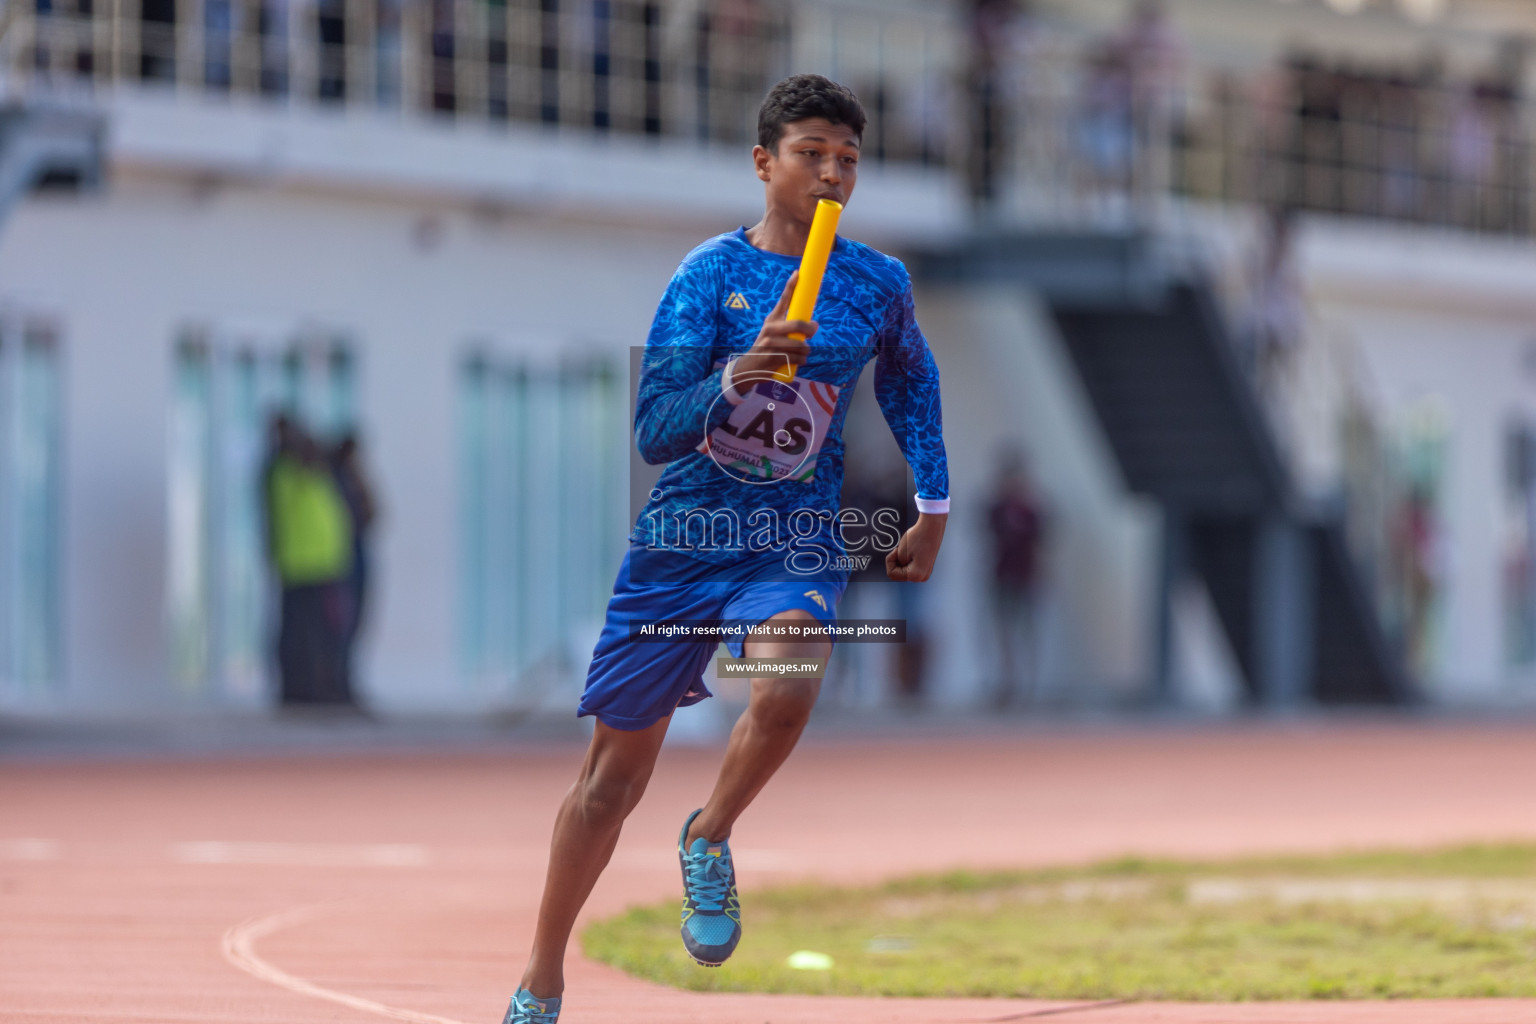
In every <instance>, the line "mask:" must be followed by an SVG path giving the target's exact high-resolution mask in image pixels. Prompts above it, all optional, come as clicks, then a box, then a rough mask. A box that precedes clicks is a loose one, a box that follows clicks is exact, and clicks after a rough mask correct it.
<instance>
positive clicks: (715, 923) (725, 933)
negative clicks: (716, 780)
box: [677, 808, 741, 967]
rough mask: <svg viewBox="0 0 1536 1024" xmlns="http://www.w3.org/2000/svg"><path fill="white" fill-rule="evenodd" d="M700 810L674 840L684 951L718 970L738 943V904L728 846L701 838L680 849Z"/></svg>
mask: <svg viewBox="0 0 1536 1024" xmlns="http://www.w3.org/2000/svg"><path fill="white" fill-rule="evenodd" d="M701 811H702V808H701V809H700V810H699V811H694V812H693V813H692V814H690V815H688V820H687V821H685V822H683V832H682V835H680V836H678V837H677V859H678V861H679V863H681V864H682V867H683V922H682V923H683V948H684V949H686V950H688V955H689V956H691V957H693V959H694V960H695V961H696V962H697V963H699V964H700V965H702V966H704V967H719V966H720V965H721V964H723V963H725V961H726V959H727V958H728V957H729V956H730V955H731V954H732V953H733V952H735V950H736V943H738V942H740V941H741V901H740V900H739V899H738V898H737V896H736V868H735V866H734V865H732V863H731V847H730V844H729V843H726V842H725V841H724V840H722V841H721V842H718V843H711V842H709V841H708V840H706V839H704V838H703V837H700V838H698V839H695V840H694V841H693V845H692V846H690V847H688V848H687V849H684V848H683V844H684V843H686V842H687V841H688V827H689V826H690V825H692V824H693V819H694V818H697V817H698V816H699V814H700V813H701Z"/></svg>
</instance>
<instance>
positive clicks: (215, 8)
mask: <svg viewBox="0 0 1536 1024" xmlns="http://www.w3.org/2000/svg"><path fill="white" fill-rule="evenodd" d="M239 10H240V9H239V7H238V6H237V5H236V4H235V2H234V0H203V82H204V83H205V84H206V85H207V86H208V87H209V88H210V89H219V90H227V89H228V88H229V87H230V86H232V85H233V84H234V53H235V37H236V35H237V34H238V33H239V32H240V20H239Z"/></svg>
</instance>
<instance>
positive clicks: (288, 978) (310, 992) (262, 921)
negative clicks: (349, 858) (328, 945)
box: [220, 901, 466, 1024]
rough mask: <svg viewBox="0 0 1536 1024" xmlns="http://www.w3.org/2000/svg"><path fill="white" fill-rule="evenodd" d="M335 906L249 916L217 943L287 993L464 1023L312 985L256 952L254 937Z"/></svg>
mask: <svg viewBox="0 0 1536 1024" xmlns="http://www.w3.org/2000/svg"><path fill="white" fill-rule="evenodd" d="M335 905H336V904H335V901H332V902H330V903H321V904H317V905H313V906H307V907H295V908H293V909H291V910H284V911H280V912H278V913H276V914H267V915H265V916H263V917H253V918H251V919H250V920H249V921H243V922H241V923H240V924H237V925H235V926H234V927H233V928H231V929H229V931H227V932H225V933H224V939H223V941H222V942H221V943H220V949H221V951H222V952H223V953H224V959H225V960H228V961H229V962H230V963H231V964H234V965H235V966H236V967H238V968H240V970H242V971H244V972H246V973H247V974H249V975H252V976H253V977H256V978H259V979H261V980H262V981H265V982H268V983H269V984H272V985H276V986H277V987H278V988H282V989H287V990H288V991H289V992H294V993H297V994H298V995H302V996H312V997H313V998H315V999H325V1000H328V1001H330V1002H333V1003H339V1004H341V1005H342V1006H349V1007H351V1008H352V1009H354V1010H361V1011H363V1012H364V1013H372V1014H377V1015H378V1016H380V1017H388V1018H389V1019H390V1020H403V1021H409V1022H411V1024H466V1022H465V1021H461V1020H454V1019H453V1018H452V1017H438V1016H434V1015H433V1014H430V1013H418V1012H417V1011H415V1010H402V1009H400V1008H399V1007H398V1006H386V1005H385V1004H383V1003H376V1002H374V1001H373V1000H372V999H364V998H362V997H361V996H354V995H351V994H349V993H346V992H337V991H336V990H335V989H329V988H325V987H323V986H321V985H316V984H315V983H314V982H311V981H305V980H304V979H303V978H298V977H295V976H293V975H292V974H289V973H288V972H287V971H284V970H282V969H280V968H277V967H274V966H272V965H271V964H269V963H268V962H267V961H265V960H263V959H262V958H261V957H259V956H257V955H256V940H257V939H261V938H265V937H266V936H268V935H271V934H272V933H273V932H279V931H282V930H283V929H285V928H291V927H293V926H294V925H297V924H301V923H303V922H305V921H309V920H311V919H313V918H315V917H318V916H319V915H320V914H321V913H323V912H324V911H326V910H328V909H331V908H332V907H334V906H335Z"/></svg>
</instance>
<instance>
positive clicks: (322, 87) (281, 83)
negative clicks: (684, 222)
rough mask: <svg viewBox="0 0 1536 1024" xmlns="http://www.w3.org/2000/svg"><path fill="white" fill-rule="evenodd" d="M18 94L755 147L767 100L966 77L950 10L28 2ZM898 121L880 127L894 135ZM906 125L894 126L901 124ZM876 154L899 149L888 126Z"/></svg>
mask: <svg viewBox="0 0 1536 1024" xmlns="http://www.w3.org/2000/svg"><path fill="white" fill-rule="evenodd" d="M15 2H16V4H18V5H19V6H18V7H17V8H16V9H15V10H13V12H12V17H11V25H10V29H9V31H8V32H7V33H6V37H5V40H4V43H3V51H0V62H3V74H4V76H5V78H6V79H7V80H8V85H9V87H10V89H11V91H13V92H14V91H16V90H18V89H26V88H31V87H35V86H37V85H38V84H43V85H46V86H49V87H52V88H65V89H71V88H72V89H88V90H93V91H96V90H102V89H107V88H111V87H112V86H114V85H115V84H117V83H122V82H133V83H136V84H139V85H142V86H148V87H156V86H159V87H163V88H167V89H175V90H177V91H182V92H196V93H201V94H204V95H206V96H210V97H218V96H246V97H255V98H260V99H264V100H266V101H269V102H273V103H289V104H293V103H298V104H315V105H322V106H324V105H332V106H344V107H349V108H372V109H376V110H383V111H396V112H401V113H407V114H431V115H437V116H442V117H453V118H462V119H469V120H477V121H481V122H489V123H496V122H523V123H528V124H541V125H547V126H562V127H568V128H583V129H588V130H593V131H614V132H622V133H628V134H635V135H649V136H666V137H672V138H694V139H700V140H714V141H720V142H728V143H741V142H744V141H749V140H750V138H751V136H752V134H753V133H754V131H755V118H756V111H757V106H758V104H759V103H760V102H761V100H762V96H763V94H764V92H766V90H767V88H768V87H769V86H770V85H771V84H772V83H773V82H774V81H776V80H778V79H779V78H780V77H783V76H784V75H785V74H788V73H789V72H790V70H791V69H794V68H806V67H816V68H818V69H820V70H824V71H827V72H828V73H832V74H835V75H841V76H843V77H844V78H845V79H846V80H847V81H849V82H850V83H851V84H853V85H854V86H855V87H856V88H861V89H863V90H866V91H867V93H868V95H869V96H870V97H871V98H872V100H873V104H874V105H875V106H876V107H877V108H882V107H885V106H886V105H887V104H888V99H887V97H888V96H890V95H892V94H893V92H894V91H900V92H901V93H902V94H903V95H905V94H906V93H907V92H909V91H910V90H909V89H905V88H903V89H901V90H893V89H892V88H891V87H890V86H889V85H888V83H892V82H896V81H904V80H907V79H915V80H924V79H927V80H933V79H934V78H936V77H938V76H939V75H940V69H941V68H947V67H949V66H951V63H952V57H953V54H952V52H951V51H952V46H950V45H948V44H947V39H948V36H947V34H946V28H947V17H946V14H945V12H944V11H942V10H936V11H929V12H927V13H923V12H921V11H918V12H915V13H911V12H909V13H905V14H894V15H893V14H890V13H886V14H883V15H876V16H871V15H870V14H869V13H868V12H859V11H857V10H848V9H846V8H845V6H844V5H838V4H826V5H824V4H818V3H801V4H795V5H791V4H788V3H782V2H778V0H696V2H682V0H674V2H662V0H317V2H314V3H305V2H300V0H15ZM883 123H884V122H882V124H883ZM893 123H894V122H893ZM874 127H875V131H874V136H875V138H874V141H875V148H876V150H878V152H879V154H880V155H884V154H885V152H886V151H887V150H891V151H893V153H894V152H900V151H901V150H902V143H901V142H900V141H899V140H897V139H895V138H894V137H890V138H888V137H887V134H888V133H885V132H883V130H882V128H881V127H880V125H876V126H874Z"/></svg>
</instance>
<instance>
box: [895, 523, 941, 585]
mask: <svg viewBox="0 0 1536 1024" xmlns="http://www.w3.org/2000/svg"><path fill="white" fill-rule="evenodd" d="M948 522H949V516H948V515H931V514H927V513H918V516H917V522H916V523H914V524H913V526H912V528H911V529H910V530H908V531H907V532H906V533H904V534H902V535H901V540H900V541H898V542H897V544H896V549H895V550H894V551H892V552H891V553H890V554H888V555H886V556H885V575H886V576H888V577H889V578H891V579H893V580H895V581H897V582H898V583H921V582H923V581H924V580H926V579H927V578H928V577H929V576H932V575H933V563H934V562H935V561H936V560H937V559H938V557H939V545H940V544H942V543H943V542H944V527H945V525H946V524H947V523H948Z"/></svg>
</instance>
